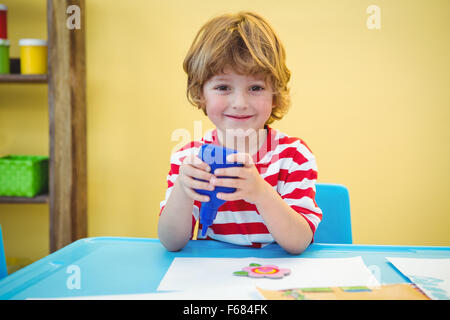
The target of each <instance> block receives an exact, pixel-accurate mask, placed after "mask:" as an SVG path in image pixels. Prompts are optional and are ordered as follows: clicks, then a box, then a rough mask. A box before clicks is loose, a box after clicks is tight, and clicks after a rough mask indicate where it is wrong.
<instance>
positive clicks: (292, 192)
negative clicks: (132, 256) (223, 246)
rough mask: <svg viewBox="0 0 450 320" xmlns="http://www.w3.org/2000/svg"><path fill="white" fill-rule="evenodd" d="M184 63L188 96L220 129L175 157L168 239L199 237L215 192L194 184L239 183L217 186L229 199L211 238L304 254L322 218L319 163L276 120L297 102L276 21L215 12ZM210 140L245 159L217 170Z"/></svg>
mask: <svg viewBox="0 0 450 320" xmlns="http://www.w3.org/2000/svg"><path fill="white" fill-rule="evenodd" d="M184 70H185V71H186V73H187V75H188V87H187V96H188V100H189V101H190V102H191V103H192V104H193V105H194V106H197V107H198V108H200V109H202V110H203V112H204V113H205V115H207V116H208V118H209V119H210V120H211V121H212V123H213V124H214V125H215V126H216V129H215V130H212V131H209V132H208V133H206V134H205V136H204V137H203V138H202V140H201V141H193V142H191V143H189V144H188V145H186V146H184V147H183V148H181V149H180V150H179V151H178V152H175V153H174V154H173V155H172V157H171V170H170V172H169V176H168V178H167V180H168V189H167V192H166V198H165V200H164V201H162V202H161V212H160V219H159V223H158V235H159V238H160V241H161V243H162V244H163V245H164V246H165V247H166V248H167V249H168V250H170V251H176V250H180V249H181V248H183V247H184V246H185V245H186V243H187V242H188V240H189V239H191V238H192V233H193V228H194V226H195V222H196V220H197V219H198V218H199V208H200V207H201V202H206V201H208V200H209V199H208V197H207V196H203V195H200V194H198V193H197V192H195V191H194V189H205V190H214V188H215V187H216V186H224V187H232V188H236V191H235V192H234V193H230V194H225V193H218V194H217V197H218V198H220V199H223V200H226V201H227V202H225V204H223V205H222V206H221V207H220V208H219V211H218V213H217V217H216V219H215V221H214V224H213V225H212V226H210V227H209V228H208V230H207V237H206V238H207V239H215V240H220V241H225V242H230V243H234V244H240V245H247V246H253V247H262V246H264V245H266V244H269V243H271V242H274V241H276V242H277V243H278V244H279V245H280V246H281V247H283V248H284V249H285V250H286V251H287V252H289V253H292V254H299V253H301V252H303V251H304V250H305V249H306V248H307V247H308V245H309V244H310V243H311V242H312V240H313V235H314V231H315V230H316V228H317V226H318V224H319V222H320V221H321V218H322V212H321V210H320V208H318V206H317V204H316V203H315V201H314V197H315V182H316V179H317V166H316V162H315V158H314V156H313V154H312V153H311V151H310V150H309V148H308V147H307V146H306V144H305V143H304V142H303V141H302V140H301V139H298V138H294V137H289V136H287V135H285V134H283V133H281V132H278V131H276V130H275V129H272V128H271V127H269V126H268V125H269V124H270V123H272V122H273V121H274V120H279V119H281V118H282V117H283V116H284V114H285V113H286V112H287V109H288V107H289V103H290V98H289V89H288V88H287V83H288V82H289V79H290V71H289V70H288V68H287V67H286V65H285V51H284V47H283V45H282V43H281V42H280V40H279V39H278V37H277V35H276V34H275V32H274V31H273V29H272V27H271V26H270V25H269V23H268V22H267V21H266V20H264V19H263V18H262V17H260V16H259V15H257V14H255V13H251V12H240V13H238V14H225V15H222V16H219V17H216V18H214V19H212V20H210V21H209V22H207V23H206V24H205V25H204V26H203V27H202V28H201V29H200V31H199V32H198V34H197V36H196V37H195V39H194V42H193V43H192V46H191V48H190V50H189V52H188V54H187V56H186V58H185V61H184ZM204 143H214V144H218V145H222V146H224V147H227V148H230V149H235V150H237V151H238V153H237V154H233V155H230V156H229V157H228V158H227V161H237V162H240V163H243V164H244V166H243V167H234V168H226V169H218V170H216V171H215V172H214V173H211V172H209V170H210V168H208V165H207V164H206V163H204V162H202V161H201V160H200V159H199V158H198V157H197V156H196V155H197V154H198V150H199V148H200V146H201V145H202V144H204ZM219 176H221V177H223V176H225V177H227V176H229V177H236V179H227V178H218V177H219ZM197 179H201V180H204V181H207V182H204V181H199V180H197Z"/></svg>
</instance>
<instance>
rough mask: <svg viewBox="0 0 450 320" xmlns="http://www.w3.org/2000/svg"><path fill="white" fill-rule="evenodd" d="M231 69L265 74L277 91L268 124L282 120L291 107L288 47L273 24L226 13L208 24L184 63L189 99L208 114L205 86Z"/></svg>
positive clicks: (251, 16)
mask: <svg viewBox="0 0 450 320" xmlns="http://www.w3.org/2000/svg"><path fill="white" fill-rule="evenodd" d="M227 66H231V67H232V68H233V69H234V70H235V71H236V72H238V73H240V74H245V75H251V76H255V75H261V74H262V75H264V76H265V79H266V82H267V81H270V84H271V87H272V89H273V94H274V95H273V105H274V108H272V113H271V115H270V117H269V119H268V120H267V121H266V124H270V123H272V122H273V121H274V120H280V119H281V118H282V117H283V116H284V115H285V114H286V113H287V111H288V109H289V106H290V102H291V99H290V94H289V88H288V87H287V83H288V82H289V80H290V77H291V72H290V71H289V69H288V68H287V67H286V53H285V50H284V46H283V44H282V43H281V41H280V39H279V38H278V36H277V35H276V33H275V31H274V30H273V28H272V27H271V26H270V24H269V23H268V22H267V21H266V20H265V19H264V18H262V17H261V16H259V15H258V14H256V13H253V12H238V13H236V14H224V15H221V16H218V17H215V18H213V19H211V20H209V21H208V22H206V23H205V24H204V25H203V26H202V27H201V28H200V30H199V32H198V33H197V35H196V37H195V39H194V41H193V42H192V45H191V47H190V49H189V51H188V53H187V55H186V58H185V59H184V62H183V69H184V71H185V72H186V73H187V75H188V81H187V93H186V95H187V99H188V101H189V102H190V103H191V104H192V105H194V106H196V107H197V108H199V109H202V110H203V112H204V113H205V115H206V106H205V103H204V100H203V91H202V90H203V85H204V83H205V82H206V81H207V80H209V79H210V78H211V77H213V76H215V75H217V74H221V73H223V71H224V69H225V68H226V67H227Z"/></svg>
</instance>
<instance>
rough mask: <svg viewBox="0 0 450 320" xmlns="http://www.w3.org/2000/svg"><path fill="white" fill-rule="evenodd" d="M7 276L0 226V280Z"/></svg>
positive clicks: (0, 228) (0, 227)
mask: <svg viewBox="0 0 450 320" xmlns="http://www.w3.org/2000/svg"><path fill="white" fill-rule="evenodd" d="M7 275H8V269H7V268H6V258H5V249H4V248H3V237H2V226H0V280H1V279H3V278H4V277H6V276H7Z"/></svg>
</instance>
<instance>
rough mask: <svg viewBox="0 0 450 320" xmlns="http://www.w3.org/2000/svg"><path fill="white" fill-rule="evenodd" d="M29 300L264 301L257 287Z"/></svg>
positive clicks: (194, 289)
mask: <svg viewBox="0 0 450 320" xmlns="http://www.w3.org/2000/svg"><path fill="white" fill-rule="evenodd" d="M27 300H264V297H263V296H262V295H261V294H260V293H259V291H258V290H257V289H256V287H255V286H253V285H252V286H242V285H241V286H239V287H232V286H226V287H220V288H209V289H208V290H204V289H201V288H193V289H190V290H187V291H173V292H158V293H139V294H117V295H104V296H82V297H63V298H58V297H55V298H46V299H39V298H32V299H27Z"/></svg>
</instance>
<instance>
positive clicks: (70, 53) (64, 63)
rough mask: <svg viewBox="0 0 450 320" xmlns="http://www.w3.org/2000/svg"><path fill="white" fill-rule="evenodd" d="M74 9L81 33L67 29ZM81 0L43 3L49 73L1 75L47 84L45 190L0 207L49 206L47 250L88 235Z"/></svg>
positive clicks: (1, 79) (0, 79) (1, 80)
mask: <svg viewBox="0 0 450 320" xmlns="http://www.w3.org/2000/svg"><path fill="white" fill-rule="evenodd" d="M70 5H77V6H79V7H80V12H81V29H73V30H70V29H69V28H67V26H66V20H67V18H68V15H67V14H66V9H67V7H69V6H70ZM85 9H86V6H85V0H47V30H48V72H47V74H46V75H21V74H9V75H0V83H48V106H49V138H50V141H49V142H50V143H49V145H50V150H49V154H50V155H49V192H48V194H44V195H38V196H36V197H34V198H26V197H0V203H21V204H27V203H48V204H49V211H50V214H49V218H50V221H49V223H50V235H49V236H50V242H49V243H50V248H49V251H50V252H54V251H56V250H58V249H60V248H62V247H64V246H66V245H68V244H70V243H72V242H73V241H75V240H78V239H81V238H85V237H87V190H86V188H87V155H86V60H85V57H86V48H85V18H84V17H85V12H86V11H85Z"/></svg>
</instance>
